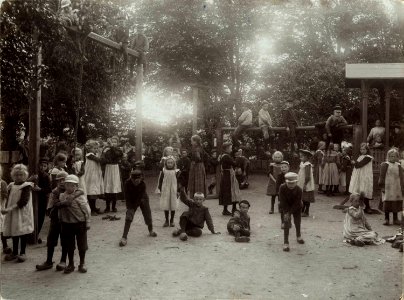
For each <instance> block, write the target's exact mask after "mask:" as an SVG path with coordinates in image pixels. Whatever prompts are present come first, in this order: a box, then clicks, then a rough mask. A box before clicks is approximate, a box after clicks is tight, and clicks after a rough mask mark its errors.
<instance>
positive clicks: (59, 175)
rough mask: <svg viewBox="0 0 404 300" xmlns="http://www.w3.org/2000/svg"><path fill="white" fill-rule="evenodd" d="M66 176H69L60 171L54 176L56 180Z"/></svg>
mask: <svg viewBox="0 0 404 300" xmlns="http://www.w3.org/2000/svg"><path fill="white" fill-rule="evenodd" d="M67 175H69V174H67V172H65V171H60V172H59V173H57V175H56V180H60V179H64V178H66V177H67Z"/></svg>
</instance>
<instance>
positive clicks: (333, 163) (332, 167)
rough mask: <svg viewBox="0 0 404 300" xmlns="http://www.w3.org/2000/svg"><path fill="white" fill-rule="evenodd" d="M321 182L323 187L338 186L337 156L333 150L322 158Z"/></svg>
mask: <svg viewBox="0 0 404 300" xmlns="http://www.w3.org/2000/svg"><path fill="white" fill-rule="evenodd" d="M323 164H324V168H323V181H322V184H324V185H338V184H339V172H338V165H339V156H338V153H337V152H336V151H334V150H332V151H327V152H326V153H325V154H324V158H323Z"/></svg>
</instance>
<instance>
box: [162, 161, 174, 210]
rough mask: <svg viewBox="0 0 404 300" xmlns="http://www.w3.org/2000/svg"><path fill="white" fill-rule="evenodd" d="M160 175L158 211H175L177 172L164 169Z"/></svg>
mask: <svg viewBox="0 0 404 300" xmlns="http://www.w3.org/2000/svg"><path fill="white" fill-rule="evenodd" d="M161 173H162V174H161V177H160V180H161V181H160V182H159V190H160V191H161V195H160V209H162V210H170V211H174V210H177V207H178V198H177V170H176V169H172V170H169V169H166V168H165V167H164V168H163V170H162V171H161Z"/></svg>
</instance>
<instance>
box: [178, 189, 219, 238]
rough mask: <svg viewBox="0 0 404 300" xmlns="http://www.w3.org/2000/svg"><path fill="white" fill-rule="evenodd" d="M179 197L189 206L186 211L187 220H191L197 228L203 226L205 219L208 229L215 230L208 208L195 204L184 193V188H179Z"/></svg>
mask: <svg viewBox="0 0 404 300" xmlns="http://www.w3.org/2000/svg"><path fill="white" fill-rule="evenodd" d="M180 199H181V201H182V203H184V204H185V205H186V206H188V207H189V210H188V212H186V214H188V218H189V221H190V222H192V223H193V224H194V225H195V226H197V227H199V228H201V229H202V228H203V226H204V223H205V221H206V225H207V226H208V229H209V230H210V231H211V232H212V233H213V232H215V228H214V226H213V221H212V217H211V215H210V213H209V209H208V208H207V207H205V206H203V205H201V206H197V205H196V204H195V202H194V201H192V200H191V199H189V198H188V197H187V195H186V194H185V192H184V190H181V193H180Z"/></svg>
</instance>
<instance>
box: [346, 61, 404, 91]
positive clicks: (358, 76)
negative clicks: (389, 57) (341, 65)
mask: <svg viewBox="0 0 404 300" xmlns="http://www.w3.org/2000/svg"><path fill="white" fill-rule="evenodd" d="M361 80H369V81H370V82H371V83H377V82H381V81H391V83H392V84H393V85H394V84H396V83H400V82H401V84H402V83H403V81H404V63H391V64H390V63H389V64H345V82H346V85H347V87H360V82H361Z"/></svg>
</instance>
